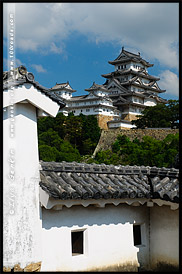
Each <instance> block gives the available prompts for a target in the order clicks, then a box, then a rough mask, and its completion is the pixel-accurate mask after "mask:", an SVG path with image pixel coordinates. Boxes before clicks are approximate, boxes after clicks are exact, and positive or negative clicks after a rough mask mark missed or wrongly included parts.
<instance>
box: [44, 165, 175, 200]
mask: <svg viewBox="0 0 182 274" xmlns="http://www.w3.org/2000/svg"><path fill="white" fill-rule="evenodd" d="M41 168H42V170H40V177H41V182H40V187H41V188H42V189H43V190H44V191H45V192H46V193H47V194H48V195H49V196H50V197H52V198H54V199H61V200H75V199H76V200H88V199H89V200H90V199H123V198H130V199H134V198H138V199H141V198H147V199H162V200H165V201H170V202H173V203H179V181H178V176H179V170H177V169H174V168H172V169H170V168H156V167H145V166H120V165H119V166H113V165H105V164H85V163H76V162H71V163H67V162H61V163H56V162H42V161H41Z"/></svg>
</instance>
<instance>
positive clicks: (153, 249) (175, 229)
mask: <svg viewBox="0 0 182 274" xmlns="http://www.w3.org/2000/svg"><path fill="white" fill-rule="evenodd" d="M178 214H179V211H178V210H171V209H170V208H169V207H168V206H161V207H160V206H157V205H155V206H154V207H152V208H151V213H150V223H151V225H150V263H151V268H157V267H160V266H161V267H163V268H164V269H169V267H171V266H173V267H174V268H175V267H176V268H178V266H179V215H178Z"/></svg>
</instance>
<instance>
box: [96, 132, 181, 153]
mask: <svg viewBox="0 0 182 274" xmlns="http://www.w3.org/2000/svg"><path fill="white" fill-rule="evenodd" d="M177 132H179V129H168V128H167V129H162V128H161V129H154V128H152V129H134V128H132V129H126V128H125V129H122V128H117V129H109V130H102V133H101V136H100V140H99V142H98V144H97V147H96V149H95V151H94V154H93V155H95V154H96V153H97V152H98V151H99V150H106V149H111V145H112V144H113V143H114V142H115V140H116V138H117V136H118V135H119V134H121V135H126V136H127V137H129V138H130V140H134V139H135V138H138V139H139V140H141V139H142V138H143V136H146V135H147V136H151V137H153V138H155V139H157V140H163V139H164V138H165V137H166V136H167V135H168V134H176V133H177Z"/></svg>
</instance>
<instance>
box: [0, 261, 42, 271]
mask: <svg viewBox="0 0 182 274" xmlns="http://www.w3.org/2000/svg"><path fill="white" fill-rule="evenodd" d="M40 268H41V262H38V263H31V264H28V265H27V266H26V267H25V268H21V267H20V265H19V264H16V265H14V267H13V268H10V267H5V266H4V267H3V272H40Z"/></svg>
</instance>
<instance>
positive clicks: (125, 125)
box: [108, 122, 136, 128]
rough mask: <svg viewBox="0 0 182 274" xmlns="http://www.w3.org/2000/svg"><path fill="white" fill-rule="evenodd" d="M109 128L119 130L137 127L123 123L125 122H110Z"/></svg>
mask: <svg viewBox="0 0 182 274" xmlns="http://www.w3.org/2000/svg"><path fill="white" fill-rule="evenodd" d="M108 127H109V128H119V127H125V128H134V127H136V126H135V125H131V124H127V123H123V122H118V123H116V122H113V123H112V122H109V123H108Z"/></svg>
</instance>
